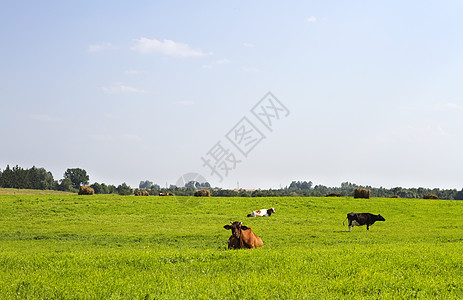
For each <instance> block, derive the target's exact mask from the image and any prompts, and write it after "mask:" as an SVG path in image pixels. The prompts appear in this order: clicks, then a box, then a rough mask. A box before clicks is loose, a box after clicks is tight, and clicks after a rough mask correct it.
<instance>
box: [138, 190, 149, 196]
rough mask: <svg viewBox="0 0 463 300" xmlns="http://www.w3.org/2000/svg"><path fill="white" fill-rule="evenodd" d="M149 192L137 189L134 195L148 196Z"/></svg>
mask: <svg viewBox="0 0 463 300" xmlns="http://www.w3.org/2000/svg"><path fill="white" fill-rule="evenodd" d="M149 195H150V193H148V191H147V190H139V191H137V192H136V193H135V196H149Z"/></svg>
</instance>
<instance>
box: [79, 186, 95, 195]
mask: <svg viewBox="0 0 463 300" xmlns="http://www.w3.org/2000/svg"><path fill="white" fill-rule="evenodd" d="M94 194H95V190H94V189H92V188H91V187H89V186H81V187H79V195H94Z"/></svg>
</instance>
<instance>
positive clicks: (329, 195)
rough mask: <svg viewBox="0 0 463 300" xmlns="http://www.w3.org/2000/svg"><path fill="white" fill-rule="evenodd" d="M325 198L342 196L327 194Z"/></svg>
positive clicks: (339, 195)
mask: <svg viewBox="0 0 463 300" xmlns="http://www.w3.org/2000/svg"><path fill="white" fill-rule="evenodd" d="M325 197H342V195H341V194H335V193H333V194H328V195H326V196H325Z"/></svg>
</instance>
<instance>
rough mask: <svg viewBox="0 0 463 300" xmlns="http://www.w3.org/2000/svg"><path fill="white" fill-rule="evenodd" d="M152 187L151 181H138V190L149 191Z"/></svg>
mask: <svg viewBox="0 0 463 300" xmlns="http://www.w3.org/2000/svg"><path fill="white" fill-rule="evenodd" d="M152 186H153V182H152V181H149V180H145V181H140V184H139V185H138V188H140V189H147V190H149V189H151V187H152Z"/></svg>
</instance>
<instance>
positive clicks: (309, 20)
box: [307, 16, 317, 23]
mask: <svg viewBox="0 0 463 300" xmlns="http://www.w3.org/2000/svg"><path fill="white" fill-rule="evenodd" d="M307 22H309V23H315V22H317V18H315V17H314V16H311V17H308V18H307Z"/></svg>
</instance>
